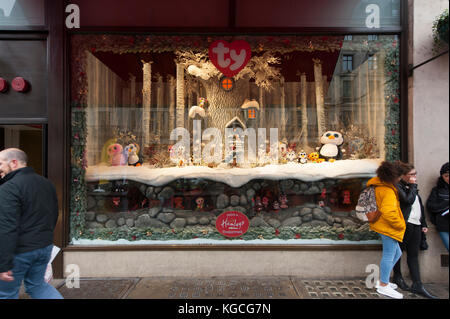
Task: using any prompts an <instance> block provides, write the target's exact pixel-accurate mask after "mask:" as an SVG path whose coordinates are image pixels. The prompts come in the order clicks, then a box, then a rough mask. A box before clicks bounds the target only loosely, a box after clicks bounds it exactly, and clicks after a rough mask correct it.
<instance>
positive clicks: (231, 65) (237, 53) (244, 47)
mask: <svg viewBox="0 0 450 319" xmlns="http://www.w3.org/2000/svg"><path fill="white" fill-rule="evenodd" d="M251 55H252V50H251V48H250V45H249V44H248V43H247V42H246V41H243V40H238V41H234V42H232V43H228V42H227V41H223V40H218V41H215V42H214V43H213V44H211V46H210V47H209V58H210V60H211V62H212V63H213V64H214V66H215V67H216V68H217V69H218V70H219V71H220V72H222V73H223V74H224V75H225V76H227V77H230V78H231V77H232V76H234V75H236V74H238V73H239V72H240V71H241V70H242V69H243V68H244V67H245V66H246V65H247V63H248V61H249V60H250V58H251Z"/></svg>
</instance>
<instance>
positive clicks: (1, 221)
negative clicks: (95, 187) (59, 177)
mask: <svg viewBox="0 0 450 319" xmlns="http://www.w3.org/2000/svg"><path fill="white" fill-rule="evenodd" d="M27 162H28V158H27V155H26V154H25V152H23V151H22V150H20V149H16V148H9V149H6V150H3V151H1V152H0V177H1V178H2V183H1V185H0V299H18V297H19V290H20V286H21V284H22V281H24V284H25V291H26V292H27V294H28V295H29V296H30V297H31V298H37V299H62V296H61V294H60V293H59V292H58V290H56V289H55V288H54V287H53V286H51V285H49V284H48V283H46V282H45V280H44V275H45V270H46V268H47V264H48V262H49V260H50V254H51V251H52V249H53V231H54V228H55V225H56V221H57V219H58V199H57V197H56V191H55V188H54V186H53V184H52V183H51V182H50V181H49V180H47V179H46V178H44V177H42V176H40V175H38V174H36V173H35V172H34V170H33V169H32V168H31V167H27Z"/></svg>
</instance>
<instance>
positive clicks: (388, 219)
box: [367, 162, 406, 299]
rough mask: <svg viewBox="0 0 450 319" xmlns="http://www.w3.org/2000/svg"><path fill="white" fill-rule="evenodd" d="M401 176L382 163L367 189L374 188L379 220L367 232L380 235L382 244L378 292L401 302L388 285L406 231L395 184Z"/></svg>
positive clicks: (392, 165) (397, 293) (399, 297)
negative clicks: (379, 214)
mask: <svg viewBox="0 0 450 319" xmlns="http://www.w3.org/2000/svg"><path fill="white" fill-rule="evenodd" d="M402 174H403V172H402V171H401V170H400V169H399V167H398V166H397V165H395V164H393V163H390V162H383V163H381V165H380V166H379V167H378V169H377V177H374V178H372V179H370V180H369V181H368V182H367V186H375V197H376V201H377V207H378V210H379V211H380V212H381V216H380V218H378V220H376V221H375V222H373V223H370V229H371V230H373V231H374V232H377V233H378V234H380V237H381V241H382V243H383V256H382V258H381V262H380V281H379V282H378V283H377V292H378V293H380V294H383V295H386V296H389V297H392V298H396V299H401V298H403V295H402V294H401V293H399V292H397V291H396V290H395V289H397V285H395V284H393V283H390V282H389V277H390V274H391V271H392V269H393V268H394V265H395V264H396V263H397V261H398V260H399V259H400V257H401V255H402V251H401V249H400V246H399V242H402V241H403V235H404V234H405V230H406V223H405V219H404V218H403V214H402V211H401V210H400V202H399V197H398V192H397V188H396V187H395V184H397V183H398V182H399V181H400V178H401V175H402Z"/></svg>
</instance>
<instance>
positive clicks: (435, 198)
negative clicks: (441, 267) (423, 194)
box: [427, 162, 449, 251]
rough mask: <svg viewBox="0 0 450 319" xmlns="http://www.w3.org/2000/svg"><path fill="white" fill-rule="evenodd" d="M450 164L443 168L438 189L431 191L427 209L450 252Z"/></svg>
mask: <svg viewBox="0 0 450 319" xmlns="http://www.w3.org/2000/svg"><path fill="white" fill-rule="evenodd" d="M448 169H449V163H448V162H447V163H445V164H444V165H442V167H441V171H440V176H439V179H438V182H437V185H436V187H434V188H433V189H432V190H431V193H430V196H429V197H428V200H427V209H428V213H429V214H430V220H431V222H432V223H433V224H434V225H436V229H437V231H438V232H439V235H440V236H441V239H442V242H443V243H444V246H445V248H447V251H448V226H449V220H448V216H449V211H448V208H449V204H448V203H449V188H448V185H449V184H448V181H449V175H448Z"/></svg>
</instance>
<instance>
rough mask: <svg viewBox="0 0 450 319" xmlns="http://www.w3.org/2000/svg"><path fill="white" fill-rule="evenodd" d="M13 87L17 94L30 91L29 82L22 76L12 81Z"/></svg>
mask: <svg viewBox="0 0 450 319" xmlns="http://www.w3.org/2000/svg"><path fill="white" fill-rule="evenodd" d="M11 86H12V88H13V90H14V91H16V92H25V91H26V90H27V89H28V83H27V81H26V80H25V79H24V78H22V77H20V76H18V77H16V78H14V79H13V80H12V81H11Z"/></svg>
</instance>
